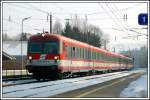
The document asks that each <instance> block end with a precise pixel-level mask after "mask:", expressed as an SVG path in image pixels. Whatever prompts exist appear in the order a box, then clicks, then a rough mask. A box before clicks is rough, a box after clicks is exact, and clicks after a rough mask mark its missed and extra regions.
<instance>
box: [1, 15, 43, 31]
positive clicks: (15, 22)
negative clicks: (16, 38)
mask: <svg viewBox="0 0 150 100" xmlns="http://www.w3.org/2000/svg"><path fill="white" fill-rule="evenodd" d="M3 20H5V21H8V22H11V23H14V24H17V25H20V23H18V22H16V21H13V20H11V21H9V19H7V18H3ZM24 26H26V27H28V28H30V29H33V30H39V31H42V30H40V29H36V28H32V26H29V25H24Z"/></svg>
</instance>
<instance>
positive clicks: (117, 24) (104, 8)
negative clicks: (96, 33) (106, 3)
mask: <svg viewBox="0 0 150 100" xmlns="http://www.w3.org/2000/svg"><path fill="white" fill-rule="evenodd" d="M99 5H100V6H101V8H102V9H104V11H105V12H106V14H107V15H108V16H109V17H110V18H111V19H112V20H113V22H114V23H115V25H117V26H118V27H119V28H121V29H122V27H121V26H120V25H119V24H118V23H117V22H116V21H115V20H114V18H113V17H112V16H111V15H110V14H109V13H108V11H107V10H106V9H105V8H104V7H103V6H102V5H101V4H100V3H99Z"/></svg>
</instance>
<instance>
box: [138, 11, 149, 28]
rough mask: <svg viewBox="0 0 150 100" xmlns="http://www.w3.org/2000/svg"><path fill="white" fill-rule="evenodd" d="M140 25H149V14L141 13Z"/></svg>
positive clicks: (139, 17)
mask: <svg viewBox="0 0 150 100" xmlns="http://www.w3.org/2000/svg"><path fill="white" fill-rule="evenodd" d="M138 24H139V25H148V14H147V13H141V14H139V16H138Z"/></svg>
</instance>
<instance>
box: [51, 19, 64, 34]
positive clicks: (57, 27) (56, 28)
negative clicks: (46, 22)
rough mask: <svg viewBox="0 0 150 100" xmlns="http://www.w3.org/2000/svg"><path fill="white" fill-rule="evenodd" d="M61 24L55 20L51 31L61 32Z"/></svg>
mask: <svg viewBox="0 0 150 100" xmlns="http://www.w3.org/2000/svg"><path fill="white" fill-rule="evenodd" d="M62 30H63V29H62V25H61V23H60V22H59V21H56V22H55V24H54V26H53V32H54V33H57V34H61V33H62Z"/></svg>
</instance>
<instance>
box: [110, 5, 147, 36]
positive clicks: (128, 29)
mask: <svg viewBox="0 0 150 100" xmlns="http://www.w3.org/2000/svg"><path fill="white" fill-rule="evenodd" d="M113 7H115V9H116V10H118V16H120V17H121V12H120V10H119V9H118V8H117V6H116V5H115V4H113ZM113 7H112V6H111V8H112V9H113ZM123 27H124V28H125V29H126V30H127V31H131V32H134V33H136V34H140V36H142V33H140V32H137V31H135V30H133V29H131V28H130V27H129V25H128V24H127V21H125V22H124V24H123ZM143 35H145V36H147V34H143Z"/></svg>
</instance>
